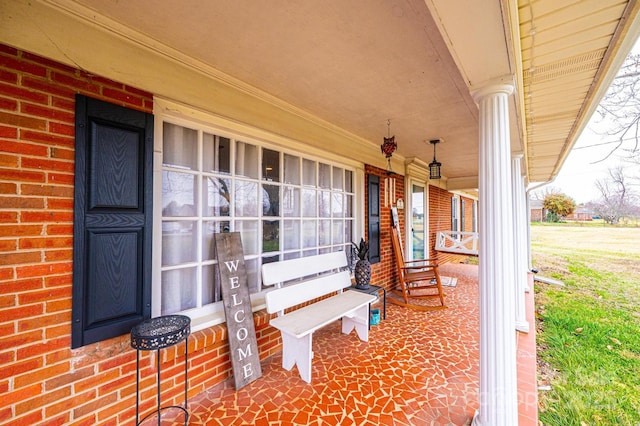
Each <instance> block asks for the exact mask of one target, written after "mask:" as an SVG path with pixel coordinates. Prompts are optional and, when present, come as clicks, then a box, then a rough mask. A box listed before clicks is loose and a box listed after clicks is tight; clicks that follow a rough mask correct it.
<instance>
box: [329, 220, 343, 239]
mask: <svg viewBox="0 0 640 426" xmlns="http://www.w3.org/2000/svg"><path fill="white" fill-rule="evenodd" d="M343 232H344V223H342V220H334V221H333V234H332V238H331V242H332V244H342V243H344V234H343Z"/></svg>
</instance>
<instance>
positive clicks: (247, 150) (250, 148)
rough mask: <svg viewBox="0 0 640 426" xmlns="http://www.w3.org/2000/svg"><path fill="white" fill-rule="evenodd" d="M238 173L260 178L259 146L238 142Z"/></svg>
mask: <svg viewBox="0 0 640 426" xmlns="http://www.w3.org/2000/svg"><path fill="white" fill-rule="evenodd" d="M236 175H238V176H245V177H248V178H252V179H258V147H256V146H254V145H250V144H248V143H244V142H239V141H238V142H236Z"/></svg>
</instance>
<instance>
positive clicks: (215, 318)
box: [191, 294, 268, 332]
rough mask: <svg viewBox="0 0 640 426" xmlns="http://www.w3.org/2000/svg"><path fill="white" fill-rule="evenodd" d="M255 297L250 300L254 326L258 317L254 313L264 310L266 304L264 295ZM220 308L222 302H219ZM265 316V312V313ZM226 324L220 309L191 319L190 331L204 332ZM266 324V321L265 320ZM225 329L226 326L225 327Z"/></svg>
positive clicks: (222, 310)
mask: <svg viewBox="0 0 640 426" xmlns="http://www.w3.org/2000/svg"><path fill="white" fill-rule="evenodd" d="M256 296H257V297H252V298H251V310H252V312H253V317H254V322H255V323H256V326H257V325H259V324H258V322H259V321H258V317H259V316H257V315H256V312H258V311H260V310H264V309H265V308H266V304H265V301H264V295H262V294H258V295H256ZM220 304H221V307H222V302H220ZM265 314H266V312H265ZM225 322H226V318H225V314H224V309H220V310H219V311H217V312H212V313H208V314H205V315H202V316H199V317H196V318H194V317H191V331H192V332H196V331H200V330H205V329H207V328H210V327H213V326H215V325H219V324H224V323H225ZM267 322H268V320H267ZM225 328H226V326H225Z"/></svg>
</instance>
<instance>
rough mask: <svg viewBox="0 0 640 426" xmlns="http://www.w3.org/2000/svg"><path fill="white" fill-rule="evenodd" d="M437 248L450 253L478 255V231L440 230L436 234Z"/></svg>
mask: <svg viewBox="0 0 640 426" xmlns="http://www.w3.org/2000/svg"><path fill="white" fill-rule="evenodd" d="M436 250H438V251H445V252H448V253H456V254H466V255H469V256H477V255H478V233H477V232H459V231H440V232H438V234H437V236H436Z"/></svg>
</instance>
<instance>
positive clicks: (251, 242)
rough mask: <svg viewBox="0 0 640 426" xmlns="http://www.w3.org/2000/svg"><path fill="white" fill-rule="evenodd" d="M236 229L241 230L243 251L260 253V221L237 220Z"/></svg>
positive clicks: (247, 253)
mask: <svg viewBox="0 0 640 426" xmlns="http://www.w3.org/2000/svg"><path fill="white" fill-rule="evenodd" d="M235 230H236V231H238V232H240V238H241V239H242V251H243V252H244V254H245V255H250V254H258V253H259V247H258V221H257V220H242V221H236V229H235Z"/></svg>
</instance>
